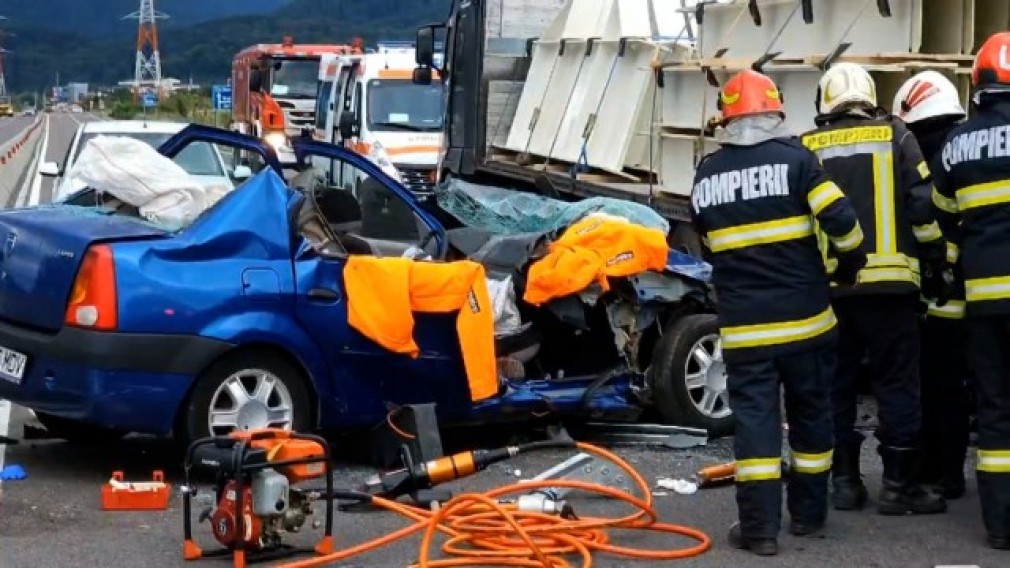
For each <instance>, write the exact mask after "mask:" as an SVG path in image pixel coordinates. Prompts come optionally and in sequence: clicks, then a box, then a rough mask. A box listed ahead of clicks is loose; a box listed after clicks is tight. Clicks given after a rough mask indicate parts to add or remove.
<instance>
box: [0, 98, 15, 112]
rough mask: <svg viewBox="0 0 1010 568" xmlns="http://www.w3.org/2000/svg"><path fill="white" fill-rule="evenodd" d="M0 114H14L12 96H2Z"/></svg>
mask: <svg viewBox="0 0 1010 568" xmlns="http://www.w3.org/2000/svg"><path fill="white" fill-rule="evenodd" d="M0 116H14V103H13V102H12V101H11V98H10V97H0Z"/></svg>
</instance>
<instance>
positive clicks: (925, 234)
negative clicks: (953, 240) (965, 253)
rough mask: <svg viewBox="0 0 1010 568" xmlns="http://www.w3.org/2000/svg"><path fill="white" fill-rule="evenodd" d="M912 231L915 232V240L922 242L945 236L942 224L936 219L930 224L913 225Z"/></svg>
mask: <svg viewBox="0 0 1010 568" xmlns="http://www.w3.org/2000/svg"><path fill="white" fill-rule="evenodd" d="M912 232H913V233H915V240H917V241H919V242H920V243H930V242H933V241H935V240H936V239H939V238H941V237H943V233H942V232H940V225H939V224H937V222H936V221H933V222H932V223H930V224H928V225H913V226H912Z"/></svg>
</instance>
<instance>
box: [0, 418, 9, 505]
mask: <svg viewBox="0 0 1010 568" xmlns="http://www.w3.org/2000/svg"><path fill="white" fill-rule="evenodd" d="M10 419H11V401H9V400H4V399H2V398H0V436H6V435H7V434H8V433H9V432H10V423H11V422H10ZM6 453H7V446H5V445H2V444H0V470H3V468H4V454H6ZM0 497H3V481H0Z"/></svg>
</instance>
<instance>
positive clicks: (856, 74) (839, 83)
mask: <svg viewBox="0 0 1010 568" xmlns="http://www.w3.org/2000/svg"><path fill="white" fill-rule="evenodd" d="M849 104H863V105H866V106H870V107H876V106H877V86H876V84H875V83H874V82H873V77H871V76H870V74H869V73H868V72H867V71H866V69H863V68H862V67H861V66H859V65H856V64H855V63H838V64H836V65H833V66H832V67H831V68H830V69H828V70H827V72H826V73H824V75H823V76H822V77H821V80H820V82H818V83H817V112H819V113H820V114H831V113H833V112H836V111H837V110H838V109H840V108H841V107H842V106H843V105H849Z"/></svg>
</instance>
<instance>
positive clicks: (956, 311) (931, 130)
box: [908, 116, 965, 319]
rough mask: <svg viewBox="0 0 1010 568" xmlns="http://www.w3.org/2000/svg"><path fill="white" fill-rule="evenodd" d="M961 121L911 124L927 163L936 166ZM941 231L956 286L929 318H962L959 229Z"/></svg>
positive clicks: (933, 307)
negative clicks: (958, 259) (958, 248)
mask: <svg viewBox="0 0 1010 568" xmlns="http://www.w3.org/2000/svg"><path fill="white" fill-rule="evenodd" d="M961 121H962V119H961V118H960V117H957V116H940V117H936V118H930V119H926V120H922V121H919V122H916V123H914V124H909V125H908V129H909V130H911V131H912V134H914V135H915V139H916V140H917V141H918V142H919V148H920V149H922V155H923V156H924V157H925V159H926V163H928V164H930V165H932V164H934V163H935V162H934V159H935V158H936V156H937V155H939V154H940V150H941V149H942V148H943V143H944V142H946V141H947V136H948V135H950V132H951V131H952V130H953V129H954V128H955V127H956V126H957V125H958V124H960V123H961ZM931 171H932V170H931ZM941 229H943V236H944V239H945V240H946V241H947V255H948V256H947V260H948V262H950V263H951V264H952V265H953V266H954V270H953V272H954V286H953V289H952V290H951V296H950V298H949V299H948V300H947V303H945V304H944V305H942V306H937V305H936V302H933V301H928V308H927V310H926V314H927V315H928V316H930V317H938V318H944V319H963V318H964V309H965V302H964V275H963V271H962V270H961V263H960V262H958V261H957V246H956V245H955V244H954V242H956V241H957V240H958V236H957V228H956V227H950V226H944V225H943V224H941Z"/></svg>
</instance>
